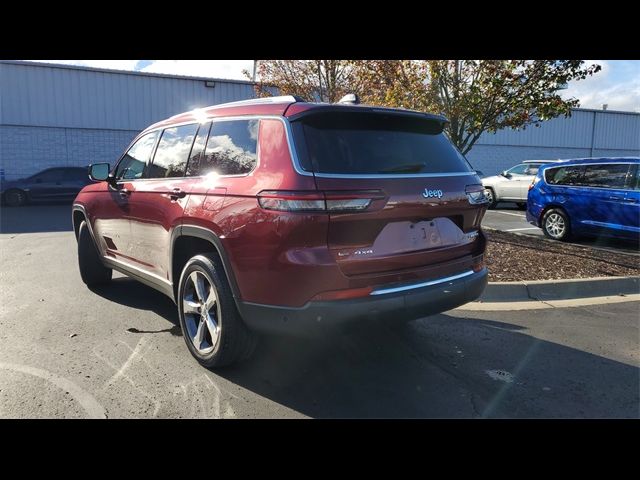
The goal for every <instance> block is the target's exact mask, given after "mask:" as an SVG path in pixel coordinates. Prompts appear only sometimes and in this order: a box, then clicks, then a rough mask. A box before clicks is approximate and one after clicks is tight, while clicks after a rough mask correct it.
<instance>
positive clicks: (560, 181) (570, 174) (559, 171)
mask: <svg viewBox="0 0 640 480" xmlns="http://www.w3.org/2000/svg"><path fill="white" fill-rule="evenodd" d="M583 173H584V167H580V166H574V167H559V168H549V169H547V170H545V172H544V176H545V180H546V182H547V183H548V184H550V185H573V186H576V185H582V177H583Z"/></svg>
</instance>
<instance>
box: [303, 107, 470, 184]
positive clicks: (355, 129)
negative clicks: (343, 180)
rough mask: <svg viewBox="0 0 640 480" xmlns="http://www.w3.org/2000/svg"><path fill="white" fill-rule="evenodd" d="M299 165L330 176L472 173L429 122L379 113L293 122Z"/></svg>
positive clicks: (437, 127)
mask: <svg viewBox="0 0 640 480" xmlns="http://www.w3.org/2000/svg"><path fill="white" fill-rule="evenodd" d="M292 130H293V136H294V141H295V144H296V151H297V152H298V157H299V160H300V163H301V166H302V168H303V169H305V170H307V171H313V172H316V173H332V174H351V175H353V174H355V175H357V174H363V175H365V174H380V175H384V174H388V175H393V174H420V173H454V172H456V173H457V172H471V171H472V170H471V168H470V167H469V164H468V162H467V161H466V159H465V158H464V157H463V156H462V154H461V153H460V152H459V151H458V150H457V149H456V148H455V147H454V146H453V145H452V144H451V142H450V141H449V139H448V138H447V137H446V136H445V135H444V134H443V133H441V130H442V128H441V126H440V125H439V124H438V123H437V122H435V121H432V120H428V119H423V118H415V117H409V116H404V115H392V114H382V113H359V112H357V113H353V112H340V113H334V112H332V113H318V114H315V115H310V116H308V117H305V118H302V119H300V120H297V121H294V122H292Z"/></svg>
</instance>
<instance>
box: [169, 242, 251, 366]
mask: <svg viewBox="0 0 640 480" xmlns="http://www.w3.org/2000/svg"><path fill="white" fill-rule="evenodd" d="M195 272H199V273H196V276H198V275H204V278H205V279H206V280H207V281H208V283H209V285H208V286H206V287H205V288H207V287H208V288H209V290H208V292H209V293H210V292H211V287H212V286H213V287H214V288H215V290H216V292H215V293H216V297H217V302H216V303H215V307H212V308H211V310H213V312H212V313H213V314H214V315H215V316H216V318H215V321H216V325H217V326H218V328H219V330H218V334H217V335H218V336H217V337H216V339H215V340H213V335H212V334H211V330H210V329H207V330H206V333H205V334H204V335H205V336H206V335H208V337H204V336H203V338H206V341H205V345H208V348H211V347H213V349H212V350H211V351H210V352H207V353H202V352H200V351H199V349H198V348H196V346H195V345H194V341H195V340H194V339H192V334H191V333H190V331H193V329H194V325H195V324H196V323H198V322H203V321H204V320H203V319H202V316H201V315H199V314H197V313H190V314H189V318H188V319H187V318H186V315H185V312H184V305H185V301H184V300H185V298H192V299H193V300H194V301H197V294H196V293H195V291H194V290H191V291H192V292H193V294H192V295H196V296H190V294H189V289H190V287H191V286H193V285H194V284H193V280H192V277H191V276H192V274H194V273H195ZM190 282H191V283H190ZM185 293H186V295H185ZM176 300H177V304H178V313H179V318H180V327H181V328H182V334H183V337H184V340H185V343H186V344H187V348H189V351H190V352H191V355H193V357H194V358H195V359H196V360H197V361H198V362H199V363H200V364H201V365H203V366H204V367H206V368H217V367H223V366H227V365H231V364H234V363H237V362H240V361H242V360H245V359H247V358H249V357H250V356H251V354H252V353H253V351H254V350H255V347H256V344H257V338H256V336H255V334H254V333H253V332H251V331H250V330H249V329H248V328H247V326H246V325H245V324H244V322H243V321H242V318H241V317H240V313H239V312H238V309H237V308H236V304H235V301H234V299H233V294H232V293H231V287H230V286H229V282H228V280H227V277H226V275H225V272H224V269H223V267H222V264H221V262H220V259H219V258H218V257H217V256H216V255H215V254H212V253H203V254H201V255H196V256H195V257H192V258H191V259H190V260H189V261H188V262H187V264H186V265H185V266H184V268H183V269H182V274H181V275H180V283H179V285H178V298H177V299H176ZM200 311H202V310H200ZM187 321H188V322H189V327H188V326H187ZM204 323H205V324H206V322H204ZM190 329H191V330H190ZM211 344H213V345H211ZM202 346H203V344H202V343H201V344H200V347H202Z"/></svg>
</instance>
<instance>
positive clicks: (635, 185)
mask: <svg viewBox="0 0 640 480" xmlns="http://www.w3.org/2000/svg"><path fill="white" fill-rule="evenodd" d="M634 167H635V171H636V173H635V175H634V176H632V177H631V186H630V188H631V189H633V190H640V165H634Z"/></svg>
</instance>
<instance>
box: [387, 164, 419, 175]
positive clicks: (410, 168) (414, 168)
mask: <svg viewBox="0 0 640 480" xmlns="http://www.w3.org/2000/svg"><path fill="white" fill-rule="evenodd" d="M423 168H424V164H422V163H409V164H407V165H398V166H396V167H391V168H385V169H384V170H380V171H379V172H378V173H417V172H419V171H421V170H422V169H423Z"/></svg>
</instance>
